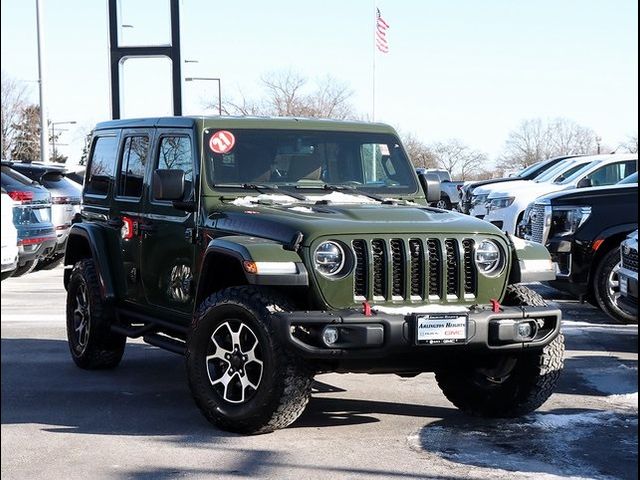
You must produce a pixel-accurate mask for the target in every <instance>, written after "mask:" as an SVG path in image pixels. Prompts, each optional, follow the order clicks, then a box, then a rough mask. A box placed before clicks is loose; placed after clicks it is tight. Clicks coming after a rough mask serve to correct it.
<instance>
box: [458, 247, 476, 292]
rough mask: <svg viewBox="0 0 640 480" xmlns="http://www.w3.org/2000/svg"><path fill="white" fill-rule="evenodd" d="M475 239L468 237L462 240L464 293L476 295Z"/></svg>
mask: <svg viewBox="0 0 640 480" xmlns="http://www.w3.org/2000/svg"><path fill="white" fill-rule="evenodd" d="M473 245H474V243H473V240H471V239H470V238H466V239H464V240H463V241H462V251H463V252H464V293H465V295H475V293H476V281H477V279H476V266H475V263H474V259H473Z"/></svg>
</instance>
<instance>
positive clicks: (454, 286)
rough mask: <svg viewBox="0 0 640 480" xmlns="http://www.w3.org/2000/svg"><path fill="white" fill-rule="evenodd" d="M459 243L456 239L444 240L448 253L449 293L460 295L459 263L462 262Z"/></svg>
mask: <svg viewBox="0 0 640 480" xmlns="http://www.w3.org/2000/svg"><path fill="white" fill-rule="evenodd" d="M457 246H458V243H457V242H456V241H455V240H452V239H447V240H445V241H444V248H445V252H446V254H447V295H454V296H456V297H457V296H458V280H459V278H458V263H459V262H460V258H459V256H460V255H459V253H458V249H457Z"/></svg>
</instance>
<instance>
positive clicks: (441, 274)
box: [351, 238, 477, 302]
mask: <svg viewBox="0 0 640 480" xmlns="http://www.w3.org/2000/svg"><path fill="white" fill-rule="evenodd" d="M351 246H352V248H353V254H354V258H355V266H354V277H353V295H354V299H355V300H356V301H364V300H372V301H378V302H379V301H405V300H416V301H417V300H439V299H441V298H447V299H464V298H467V299H469V298H473V297H474V296H475V295H476V294H477V291H476V290H477V276H476V267H475V264H474V260H473V258H474V256H473V251H474V241H473V240H472V239H468V238H467V239H463V240H462V241H460V240H458V239H453V238H447V239H443V240H439V239H433V238H428V239H421V238H410V239H407V240H405V239H400V238H391V239H374V240H370V241H369V240H361V239H358V240H354V241H353V242H352V244H351Z"/></svg>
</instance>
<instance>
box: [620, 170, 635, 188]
mask: <svg viewBox="0 0 640 480" xmlns="http://www.w3.org/2000/svg"><path fill="white" fill-rule="evenodd" d="M630 183H638V172H636V173H632V174H631V175H629V176H628V177H626V178H623V179H622V180H620V181H619V182H618V185H627V184H630Z"/></svg>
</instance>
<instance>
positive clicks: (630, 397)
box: [607, 392, 638, 411]
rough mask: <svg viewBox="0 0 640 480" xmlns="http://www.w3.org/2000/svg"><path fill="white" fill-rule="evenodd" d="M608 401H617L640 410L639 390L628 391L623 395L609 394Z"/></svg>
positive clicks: (618, 403) (616, 402)
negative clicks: (639, 403)
mask: <svg viewBox="0 0 640 480" xmlns="http://www.w3.org/2000/svg"><path fill="white" fill-rule="evenodd" d="M607 402H609V403H615V404H616V405H621V406H624V407H628V408H631V409H633V410H635V411H638V392H634V393H626V394H622V395H609V396H608V397H607Z"/></svg>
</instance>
